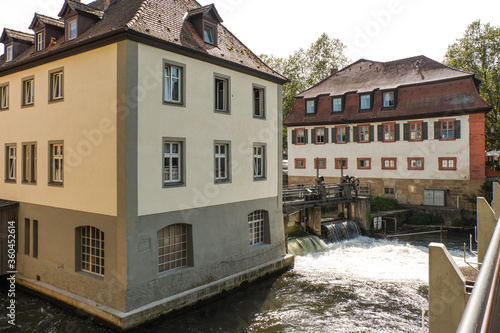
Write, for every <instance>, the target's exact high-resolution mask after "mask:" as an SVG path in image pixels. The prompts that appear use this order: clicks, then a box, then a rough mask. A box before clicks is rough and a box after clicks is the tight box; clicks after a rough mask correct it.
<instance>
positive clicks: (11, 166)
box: [5, 144, 17, 182]
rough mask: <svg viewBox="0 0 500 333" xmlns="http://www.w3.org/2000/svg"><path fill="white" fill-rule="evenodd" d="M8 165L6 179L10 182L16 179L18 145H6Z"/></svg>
mask: <svg viewBox="0 0 500 333" xmlns="http://www.w3.org/2000/svg"><path fill="white" fill-rule="evenodd" d="M5 155H6V158H5V159H6V166H5V180H6V181H8V182H15V181H16V176H17V175H16V173H17V172H16V170H17V145H15V144H7V145H6V146H5Z"/></svg>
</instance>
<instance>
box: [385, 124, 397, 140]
mask: <svg viewBox="0 0 500 333" xmlns="http://www.w3.org/2000/svg"><path fill="white" fill-rule="evenodd" d="M382 126H383V134H384V136H383V140H384V141H395V140H396V124H382Z"/></svg>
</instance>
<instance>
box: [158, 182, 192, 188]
mask: <svg viewBox="0 0 500 333" xmlns="http://www.w3.org/2000/svg"><path fill="white" fill-rule="evenodd" d="M172 187H186V183H163V188H172Z"/></svg>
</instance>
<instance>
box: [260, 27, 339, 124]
mask: <svg viewBox="0 0 500 333" xmlns="http://www.w3.org/2000/svg"><path fill="white" fill-rule="evenodd" d="M345 49H346V45H345V44H344V43H342V42H341V41H340V40H339V39H337V38H331V37H330V36H328V34H326V33H323V34H322V35H321V36H320V37H319V38H318V39H317V40H316V41H315V42H314V43H312V44H311V45H310V46H309V48H308V49H303V48H299V49H297V50H295V51H294V52H293V54H292V55H290V56H288V57H285V58H280V57H275V56H273V55H266V54H263V55H260V58H261V59H262V60H263V61H264V62H265V63H266V64H267V65H268V66H269V67H271V68H273V69H274V70H276V71H277V72H279V73H280V74H282V75H284V76H286V77H287V78H288V79H289V80H290V82H288V83H286V84H285V85H284V86H283V118H286V117H287V116H288V115H289V114H290V111H291V110H292V107H293V103H294V101H295V99H294V96H295V95H297V94H298V93H300V92H302V91H304V90H306V89H308V88H310V87H311V86H313V85H315V84H316V83H318V82H320V81H321V80H324V79H326V78H327V77H328V76H329V75H330V70H331V69H332V68H341V67H344V66H346V65H347V64H348V59H347V57H346V55H345V54H344V51H345Z"/></svg>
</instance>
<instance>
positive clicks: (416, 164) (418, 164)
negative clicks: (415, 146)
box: [408, 157, 424, 170]
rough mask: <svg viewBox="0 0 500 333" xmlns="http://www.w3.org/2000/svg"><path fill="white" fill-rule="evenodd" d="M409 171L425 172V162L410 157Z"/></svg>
mask: <svg viewBox="0 0 500 333" xmlns="http://www.w3.org/2000/svg"><path fill="white" fill-rule="evenodd" d="M408 169H409V170H423V169H424V160H423V159H422V158H419V157H410V158H408Z"/></svg>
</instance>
